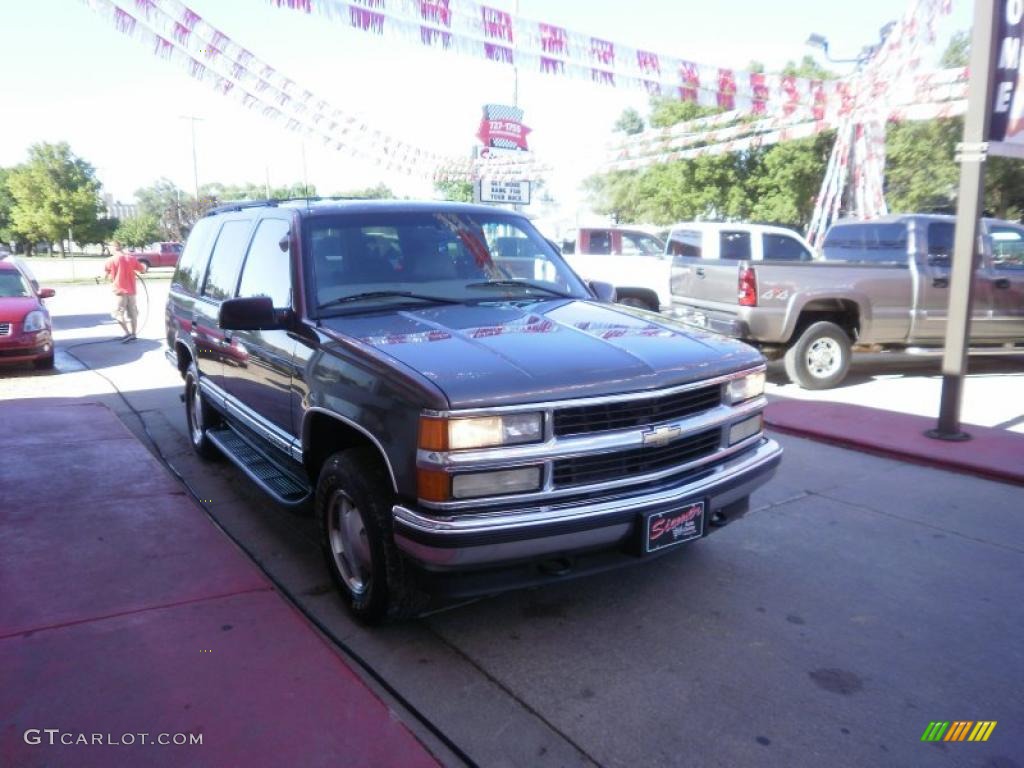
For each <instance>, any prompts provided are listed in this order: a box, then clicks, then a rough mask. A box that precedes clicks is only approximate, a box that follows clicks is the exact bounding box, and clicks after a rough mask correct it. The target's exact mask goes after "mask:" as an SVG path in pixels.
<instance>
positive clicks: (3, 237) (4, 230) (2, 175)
mask: <svg viewBox="0 0 1024 768" xmlns="http://www.w3.org/2000/svg"><path fill="white" fill-rule="evenodd" d="M10 175H11V169H10V168H0V243H9V242H11V241H12V240H16V239H17V235H16V234H15V233H14V228H13V226H12V224H13V218H12V217H13V212H14V195H12V194H11V190H10V188H9V187H8V186H7V179H8V177H10Z"/></svg>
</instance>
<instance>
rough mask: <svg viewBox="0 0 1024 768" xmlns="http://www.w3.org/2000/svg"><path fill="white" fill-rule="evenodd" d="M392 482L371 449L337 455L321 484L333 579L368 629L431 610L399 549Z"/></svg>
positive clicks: (324, 542) (324, 544)
mask: <svg viewBox="0 0 1024 768" xmlns="http://www.w3.org/2000/svg"><path fill="white" fill-rule="evenodd" d="M390 488H391V480H390V478H389V477H388V475H387V473H386V472H385V471H384V468H383V467H382V466H381V464H380V461H379V460H377V458H376V456H374V455H373V453H372V451H370V450H369V449H360V448H353V449H349V450H347V451H339V452H338V453H335V454H332V455H331V456H329V457H328V458H327V460H326V461H325V462H324V464H323V467H322V468H321V470H320V477H319V479H318V481H317V485H316V501H315V505H316V520H317V527H318V528H319V529H320V545H321V548H322V549H323V553H324V559H325V560H326V563H327V568H328V570H329V571H330V572H331V578H332V579H333V580H334V582H335V584H336V585H337V586H338V589H339V591H340V592H341V595H342V597H343V598H344V599H345V602H346V604H347V605H348V608H349V610H350V611H351V612H352V614H353V615H354V616H355V617H356V618H357V619H359V620H360V621H362V622H364V623H366V624H377V623H379V622H381V621H383V620H384V619H385V618H387V617H389V616H390V617H392V618H400V617H405V616H413V615H415V614H416V613H419V612H420V611H421V610H423V608H425V607H426V602H425V598H424V597H423V595H422V594H421V593H420V591H419V589H418V588H417V586H416V583H415V579H414V577H413V575H412V574H411V573H410V572H409V568H408V564H407V563H406V561H405V559H404V558H403V557H402V554H401V553H400V552H399V551H398V547H397V546H395V540H394V535H393V533H392V531H393V523H392V512H391V508H392V505H393V504H394V495H393V494H392V492H391V490H390Z"/></svg>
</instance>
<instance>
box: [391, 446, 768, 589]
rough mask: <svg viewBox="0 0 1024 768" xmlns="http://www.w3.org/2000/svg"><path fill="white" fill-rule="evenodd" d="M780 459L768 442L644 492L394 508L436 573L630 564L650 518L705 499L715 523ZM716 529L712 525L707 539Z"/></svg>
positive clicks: (416, 551) (404, 539) (420, 560)
mask: <svg viewBox="0 0 1024 768" xmlns="http://www.w3.org/2000/svg"><path fill="white" fill-rule="evenodd" d="M781 458H782V448H781V447H780V446H779V445H778V443H776V442H775V441H773V440H769V439H767V438H766V439H763V440H762V441H761V442H760V443H759V444H758V445H756V446H754V447H753V448H751V449H749V450H746V451H744V452H743V453H740V454H737V455H736V456H733V457H731V458H730V459H729V460H727V461H725V462H723V463H722V464H719V465H716V466H715V467H714V468H712V469H708V470H706V471H703V472H696V473H693V474H690V475H688V476H685V477H683V478H682V479H676V480H675V481H674V482H672V483H667V484H663V485H660V486H658V487H656V488H654V489H645V490H644V491H643V492H637V491H636V490H633V491H631V492H629V493H623V492H619V493H610V494H607V495H604V496H600V497H596V498H590V499H587V500H585V501H579V500H577V501H575V502H565V503H556V504H550V505H546V506H534V507H530V508H523V509H516V510H513V511H502V512H481V513H467V514H460V515H451V516H446V517H438V516H434V515H430V514H427V513H425V512H423V511H420V510H418V509H416V508H415V507H413V506H411V505H408V506H407V505H401V504H398V505H395V507H394V509H393V513H394V533H395V541H396V543H397V544H398V547H399V549H401V550H402V552H403V553H405V555H406V556H407V557H408V558H410V559H411V560H412V561H414V563H416V564H417V565H419V566H420V568H421V569H423V570H425V571H428V572H434V573H444V572H457V571H466V570H474V569H488V568H492V569H493V568H495V567H500V566H515V565H516V564H520V563H523V562H525V561H543V560H550V559H552V558H559V557H563V556H566V555H577V554H583V553H594V552H598V551H606V552H607V551H608V550H613V551H617V552H618V554H620V555H622V557H621V558H620V559H621V560H623V561H625V562H628V561H630V560H633V561H635V560H636V559H638V558H637V557H636V554H637V553H638V552H639V549H638V547H635V546H634V545H635V544H636V542H638V541H639V537H640V534H639V520H640V519H641V516H642V515H643V514H645V513H649V512H657V511H661V510H666V509H672V508H675V507H677V506H678V505H680V504H681V503H683V502H687V501H696V500H699V499H704V500H706V502H707V512H706V514H705V521H706V522H707V521H710V520H711V518H712V516H713V515H714V514H715V513H716V512H718V511H720V510H722V509H723V508H724V507H727V506H729V505H731V504H734V503H735V502H738V501H741V500H743V499H744V498H746V497H747V496H749V495H750V494H751V493H752V492H753V491H754V490H755V489H757V488H758V487H759V486H761V485H762V484H764V483H766V482H767V481H768V480H770V479H771V477H772V475H773V474H774V473H775V469H776V467H778V464H779V462H780V460H781ZM710 530H712V528H711V527H710V526H708V525H706V526H705V535H706V534H707V533H708V532H709V531H710ZM605 567H607V566H605ZM510 586H511V585H510Z"/></svg>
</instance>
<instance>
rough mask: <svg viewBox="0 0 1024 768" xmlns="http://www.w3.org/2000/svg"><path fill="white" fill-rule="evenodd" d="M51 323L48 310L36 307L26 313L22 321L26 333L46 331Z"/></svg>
mask: <svg viewBox="0 0 1024 768" xmlns="http://www.w3.org/2000/svg"><path fill="white" fill-rule="evenodd" d="M49 325H50V323H49V318H48V317H47V314H46V312H44V311H43V310H41V309H34V310H32V311H31V312H29V313H28V314H27V315H25V320H24V321H23V322H22V330H23V331H24V332H25V333H34V332H36V331H45V330H46V329H47V328H48V327H49Z"/></svg>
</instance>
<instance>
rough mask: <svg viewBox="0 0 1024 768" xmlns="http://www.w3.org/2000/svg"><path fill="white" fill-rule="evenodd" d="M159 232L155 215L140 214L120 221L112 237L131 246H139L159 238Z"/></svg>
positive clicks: (158, 223)
mask: <svg viewBox="0 0 1024 768" xmlns="http://www.w3.org/2000/svg"><path fill="white" fill-rule="evenodd" d="M160 234H161V233H160V222H159V221H158V220H157V218H156V216H153V215H150V214H142V215H141V216H132V217H131V218H127V219H125V220H124V221H122V222H121V223H120V224H119V225H118V227H117V230H116V231H115V232H114V239H115V240H120V241H121V242H122V243H123V244H124V245H127V246H131V247H132V248H141V247H143V246H146V245H149V244H150V243H153V242H155V241H157V240H159V239H160Z"/></svg>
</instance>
